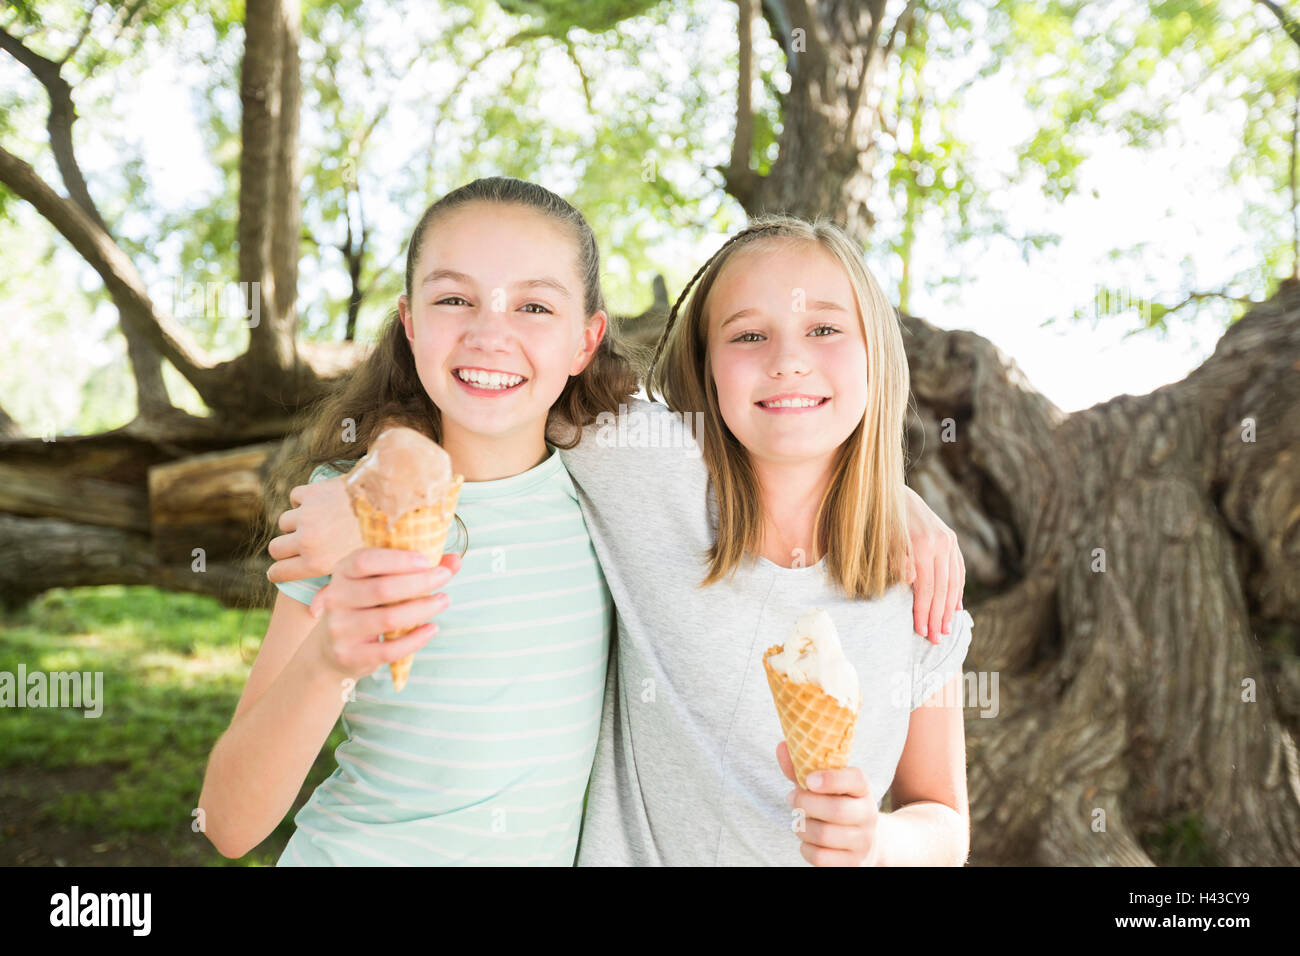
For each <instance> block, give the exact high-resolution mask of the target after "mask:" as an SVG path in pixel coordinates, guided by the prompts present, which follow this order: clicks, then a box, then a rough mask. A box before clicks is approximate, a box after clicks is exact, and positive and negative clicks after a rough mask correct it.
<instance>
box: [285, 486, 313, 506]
mask: <svg viewBox="0 0 1300 956" xmlns="http://www.w3.org/2000/svg"><path fill="white" fill-rule="evenodd" d="M307 488H308V486H307V485H294V486H293V487H292V488H290V489H289V504H291V505H293V506H294V507H295V508H297V507H298V506H299V505H300V504H302V503H303V498H304V495H305V493H306V491H307Z"/></svg>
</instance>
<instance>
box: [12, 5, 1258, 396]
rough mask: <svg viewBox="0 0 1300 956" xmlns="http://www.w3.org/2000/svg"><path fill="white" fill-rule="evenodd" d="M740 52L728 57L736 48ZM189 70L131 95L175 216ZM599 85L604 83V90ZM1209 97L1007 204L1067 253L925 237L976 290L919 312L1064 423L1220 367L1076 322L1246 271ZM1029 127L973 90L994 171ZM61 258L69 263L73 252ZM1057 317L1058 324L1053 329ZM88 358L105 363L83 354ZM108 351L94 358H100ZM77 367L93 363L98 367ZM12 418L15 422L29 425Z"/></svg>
mask: <svg viewBox="0 0 1300 956" xmlns="http://www.w3.org/2000/svg"><path fill="white" fill-rule="evenodd" d="M733 20H734V16H733ZM723 40H724V41H725V40H726V38H725V37H724V38H723ZM730 42H731V43H732V44H734V39H731V40H730ZM169 60H171V62H169ZM194 68H195V67H194V64H193V63H192V62H190V63H188V64H182V63H180V62H177V61H176V57H170V58H169V57H163V58H160V59H159V60H158V62H157V63H156V64H155V66H154V68H153V70H152V72H151V73H150V74H147V75H146V76H145V77H144V80H143V82H142V83H141V84H140V87H139V90H138V94H137V93H136V92H135V91H133V93H132V96H133V99H132V102H131V113H130V116H129V122H130V124H131V129H132V130H133V133H134V135H135V136H136V137H137V138H138V141H139V147H140V153H141V155H142V156H143V158H144V160H145V163H146V170H147V176H148V177H149V179H150V181H151V182H152V184H153V187H154V189H155V190H156V195H157V197H158V199H159V200H161V201H162V202H163V203H164V204H167V205H173V204H174V205H176V206H182V205H184V203H185V200H186V197H187V195H191V194H192V193H193V191H194V190H195V189H196V188H203V189H205V191H206V188H208V187H209V186H210V184H209V183H206V182H205V177H206V176H207V175H208V174H207V173H206V170H208V169H209V167H210V161H209V160H208V159H207V158H206V157H205V155H204V147H203V143H202V141H201V139H200V137H199V133H198V130H197V129H196V128H195V126H194V124H193V119H192V116H193V114H192V111H191V108H190V102H189V97H190V95H191V93H190V90H189V89H187V88H186V84H185V83H184V82H178V80H179V78H180V77H181V76H184V74H185V72H186V70H187V69H189V70H192V69H194ZM5 75H6V76H8V75H9V74H5ZM605 81H606V77H604V76H602V77H598V78H597V79H596V80H595V82H596V83H597V84H599V83H601V82H605ZM611 81H612V79H611ZM1215 92H1216V91H1215V90H1213V89H1207V90H1205V91H1203V92H1202V95H1201V96H1199V97H1196V98H1189V99H1188V100H1187V101H1185V102H1184V104H1183V107H1182V109H1181V115H1180V117H1179V122H1180V130H1181V135H1180V136H1177V137H1174V138H1173V140H1172V142H1171V145H1169V146H1167V147H1166V148H1164V149H1161V150H1157V151H1154V152H1151V151H1148V152H1137V151H1134V150H1132V149H1130V148H1126V147H1124V146H1123V145H1122V144H1120V143H1119V142H1117V141H1110V140H1098V141H1094V142H1092V143H1091V144H1090V148H1091V151H1092V154H1093V156H1092V158H1091V159H1090V160H1088V162H1087V163H1086V164H1085V165H1084V167H1083V168H1082V170H1081V177H1080V179H1081V182H1080V186H1081V188H1080V189H1079V191H1078V194H1077V196H1076V197H1075V198H1072V199H1071V200H1069V201H1067V202H1066V203H1065V204H1064V205H1061V204H1058V203H1054V202H1052V201H1050V200H1047V199H1046V198H1045V197H1044V196H1043V195H1042V192H1041V189H1040V188H1039V185H1038V184H1036V183H1034V182H1023V183H1021V184H1019V185H1017V186H1016V187H1015V188H1014V189H1012V190H1011V191H1010V192H1008V193H1006V194H1005V195H1004V196H1003V199H1004V208H1006V209H1007V210H1008V211H1009V218H1010V220H1011V228H1012V229H1013V230H1016V231H1025V232H1029V231H1034V230H1042V229H1045V228H1050V229H1052V230H1054V231H1056V232H1059V233H1061V234H1062V235H1063V236H1064V237H1065V239H1064V241H1063V243H1062V244H1061V245H1060V246H1059V248H1056V249H1049V250H1047V251H1045V252H1042V253H1039V254H1036V255H1032V256H1031V257H1030V262H1029V263H1026V262H1025V261H1024V260H1023V259H1022V258H1021V256H1020V254H1019V252H1018V250H1016V249H1015V248H1013V247H1012V246H1011V245H1010V244H1009V243H1006V242H998V243H995V244H994V245H993V246H992V247H991V248H990V249H989V250H988V251H986V252H985V251H976V250H952V249H949V248H947V247H946V245H945V243H944V242H943V241H942V239H941V237H940V236H939V235H938V234H937V231H935V230H929V231H927V230H925V229H923V230H922V232H921V235H920V237H919V240H918V244H917V247H916V252H915V259H914V263H913V272H914V275H915V276H917V277H922V276H924V275H925V274H926V272H927V270H933V271H938V269H939V267H940V266H941V265H943V264H945V263H948V262H949V260H951V259H953V258H957V259H960V260H961V261H962V262H964V263H966V265H967V268H968V269H969V270H970V273H971V274H972V275H973V276H975V278H974V279H973V280H972V281H970V282H969V283H967V284H966V285H964V286H962V287H961V288H960V289H959V290H958V291H957V292H956V293H955V295H954V296H953V298H952V300H951V301H948V300H947V299H945V296H946V295H952V293H945V292H938V293H933V294H931V293H927V292H926V291H925V289H924V287H923V284H922V283H921V282H919V281H916V282H914V285H913V290H914V291H913V301H912V307H911V311H912V312H913V313H915V314H917V315H920V316H923V317H924V318H926V319H927V320H928V321H930V322H932V323H934V324H936V325H939V326H941V327H945V328H964V329H970V330H973V331H975V332H978V333H980V334H981V335H984V336H986V337H987V338H989V339H990V340H992V341H993V342H994V343H995V344H996V345H997V346H998V347H999V348H1000V349H1001V350H1002V351H1003V352H1004V353H1005V354H1006V355H1008V356H1010V357H1011V358H1013V359H1014V360H1015V362H1016V363H1017V364H1018V365H1019V366H1020V368H1021V369H1022V370H1023V371H1024V373H1025V374H1026V376H1027V377H1028V379H1029V381H1030V382H1031V383H1032V384H1033V385H1034V386H1035V387H1036V388H1038V389H1039V390H1040V391H1041V392H1043V393H1044V394H1045V395H1046V396H1047V397H1048V398H1050V399H1051V400H1052V401H1054V402H1055V403H1056V404H1057V405H1058V406H1060V407H1061V408H1062V409H1063V410H1065V411H1071V410H1075V409H1080V408H1086V407H1088V406H1090V405H1093V404H1095V403H1097V402H1101V401H1105V400H1106V399H1108V398H1111V397H1113V396H1115V395H1117V394H1121V393H1130V394H1142V393H1145V392H1148V391H1150V390H1152V389H1154V388H1157V387H1159V386H1160V385H1162V384H1165V383H1167V382H1170V381H1176V380H1178V379H1181V378H1183V377H1184V376H1185V375H1186V374H1187V373H1188V372H1189V371H1191V370H1192V369H1193V368H1195V367H1196V366H1197V365H1198V364H1199V363H1200V362H1201V361H1203V360H1204V359H1205V358H1206V357H1207V356H1208V355H1209V354H1210V352H1211V351H1212V349H1213V347H1214V343H1215V342H1216V341H1217V339H1218V338H1219V336H1220V335H1221V334H1222V324H1221V320H1215V321H1211V320H1208V319H1207V320H1204V321H1199V322H1193V321H1192V318H1191V311H1190V310H1188V312H1187V315H1186V316H1181V315H1180V316H1179V317H1176V318H1174V319H1173V320H1172V325H1173V331H1172V332H1171V334H1170V335H1169V337H1168V338H1167V339H1165V340H1160V339H1158V338H1156V337H1155V336H1152V335H1142V336H1136V337H1132V338H1127V339H1126V338H1125V337H1124V333H1125V332H1126V331H1127V330H1128V329H1131V328H1132V327H1133V325H1134V319H1133V318H1132V317H1129V318H1128V319H1124V318H1122V317H1121V318H1114V319H1102V320H1101V321H1100V322H1098V323H1088V322H1084V323H1074V322H1070V321H1068V318H1069V316H1070V314H1071V313H1072V312H1073V310H1074V309H1076V308H1078V307H1080V306H1083V305H1085V304H1087V303H1089V302H1090V301H1091V300H1092V299H1093V297H1094V295H1095V293H1096V290H1097V287H1098V284H1099V283H1101V282H1105V283H1106V284H1108V285H1130V286H1132V287H1133V288H1134V290H1135V294H1141V293H1143V292H1145V293H1149V294H1154V295H1156V296H1157V297H1158V298H1160V299H1162V300H1163V301H1171V300H1173V299H1174V298H1175V297H1176V291H1177V290H1178V289H1179V288H1180V285H1179V284H1180V281H1181V280H1182V277H1183V272H1184V266H1183V264H1182V263H1183V261H1184V259H1187V260H1188V261H1189V262H1190V264H1191V269H1192V274H1193V276H1194V279H1193V281H1192V284H1193V285H1194V286H1195V287H1197V288H1201V289H1209V288H1217V287H1218V286H1220V285H1221V284H1222V282H1223V280H1224V279H1225V278H1226V277H1227V276H1229V275H1231V274H1232V273H1233V272H1234V271H1236V270H1237V269H1239V268H1241V267H1242V266H1243V265H1245V264H1244V263H1240V262H1235V261H1232V260H1231V254H1232V250H1233V249H1234V248H1236V247H1238V246H1241V245H1243V244H1244V242H1245V236H1244V232H1243V226H1242V225H1241V223H1240V222H1239V214H1240V211H1241V209H1240V197H1239V195H1237V196H1234V195H1233V194H1232V193H1230V192H1229V191H1227V190H1223V189H1206V188H1205V184H1206V183H1210V182H1212V183H1218V182H1221V180H1222V172H1221V171H1222V169H1223V168H1224V167H1225V165H1226V163H1227V161H1228V157H1229V155H1230V154H1231V150H1232V149H1234V148H1235V147H1236V146H1237V144H1239V143H1240V139H1239V138H1237V137H1234V135H1233V129H1232V123H1233V119H1232V117H1231V116H1230V117H1229V119H1227V120H1225V119H1224V118H1223V117H1222V116H1219V117H1215V116H1211V115H1209V113H1208V111H1207V110H1206V108H1205V102H1204V100H1205V97H1208V96H1213V95H1214V94H1215ZM93 119H94V118H93V117H92V118H91V120H92V121H93ZM1237 122H1238V123H1239V119H1238V120H1237ZM1030 123H1031V119H1030V116H1029V114H1028V111H1027V110H1026V109H1025V108H1024V106H1023V99H1022V97H1021V96H1020V95H1019V93H1018V92H1017V91H1016V90H1015V89H1014V88H1013V87H1012V86H1011V85H1010V84H1009V82H1008V81H1007V80H1006V79H1005V78H1002V77H994V78H992V79H990V80H987V81H982V82H981V83H979V84H978V85H977V86H976V87H975V88H974V89H973V90H972V92H971V94H970V97H969V108H968V109H967V110H966V111H965V112H964V113H963V114H962V117H961V129H962V131H963V133H964V135H965V136H966V137H967V138H968V139H969V140H970V141H971V142H973V143H975V144H976V147H977V152H978V154H979V156H980V158H981V162H983V163H986V164H988V166H989V168H994V167H997V166H1002V167H1004V168H1008V169H1009V168H1010V165H1009V164H1010V155H1011V154H1010V150H1011V147H1012V146H1013V144H1015V143H1016V142H1018V141H1020V140H1021V139H1023V138H1024V137H1025V136H1026V134H1027V133H1028V131H1029V129H1030ZM84 160H85V165H86V166H87V168H88V169H92V168H93V167H94V166H95V165H96V162H95V159H94V157H91V156H86V157H84ZM118 162H120V157H112V156H109V157H103V158H102V159H101V160H100V164H101V165H103V166H104V167H105V168H112V167H113V165H114V164H116V163H118ZM196 172H198V173H200V175H199V176H197V177H196ZM1093 190H1095V191H1096V196H1095V197H1094V196H1093V195H1092V191H1093ZM407 227H408V224H406V223H405V222H402V223H400V224H399V223H395V224H393V226H392V232H393V234H401V233H402V231H403V230H404V229H405V228H407ZM723 238H724V237H722V236H716V237H707V238H705V239H704V240H703V241H701V242H699V243H695V242H689V243H672V244H666V245H665V246H664V247H663V248H662V249H659V250H658V252H657V254H660V253H662V254H663V255H665V256H666V257H667V258H666V260H665V261H664V262H663V263H662V265H663V267H664V268H665V271H673V272H675V273H676V274H681V275H690V274H691V273H692V272H693V271H694V269H695V267H696V266H697V265H698V263H699V262H700V261H702V257H703V256H706V255H707V254H708V253H709V252H711V251H712V250H713V249H714V248H716V246H717V245H718V244H719V243H720V242H721V241H722V239H723ZM1143 240H1145V241H1147V242H1149V243H1150V246H1149V250H1150V252H1149V254H1147V255H1146V256H1144V258H1143V261H1142V262H1141V263H1140V269H1138V268H1135V267H1134V266H1133V265H1132V264H1127V265H1123V266H1119V265H1116V264H1114V263H1110V262H1108V261H1107V259H1106V255H1105V254H1106V252H1107V250H1110V249H1112V248H1114V247H1117V246H1127V245H1132V244H1135V243H1137V242H1139V241H1143ZM160 251H161V250H160ZM65 254H66V256H68V257H73V256H74V254H72V253H71V252H67V251H66V250H65ZM608 255H609V250H606V256H607V257H608ZM71 261H73V262H75V258H73V259H72V260H71ZM873 265H874V264H873ZM312 274H313V272H312V270H311V269H306V270H304V281H310V278H309V277H310V276H312ZM877 274H878V275H880V276H881V278H882V281H885V282H886V284H887V285H888V284H889V281H890V280H889V268H888V267H883V268H877ZM676 291H677V290H675V289H672V290H670V293H671V294H673V295H675V294H676ZM335 292H336V293H338V292H339V290H335ZM613 305H614V307H615V309H616V310H618V311H624V312H635V311H639V310H640V309H641V308H643V307H644V305H645V303H644V302H630V303H619V302H615V303H613ZM1051 317H1057V318H1059V319H1061V320H1063V321H1060V322H1058V323H1057V324H1056V325H1054V326H1052V327H1043V325H1042V323H1043V322H1044V321H1045V320H1047V319H1048V318H1051ZM96 319H97V321H96V323H95V325H96V326H97V327H98V326H100V325H104V326H105V328H106V329H107V328H109V327H111V325H112V322H113V316H111V315H106V316H102V317H101V316H96ZM99 320H105V321H99ZM78 347H80V348H83V349H95V348H96V346H94V344H93V343H91V342H89V341H87V340H86V339H84V338H83V339H81V341H80V344H79V346H78ZM102 348H103V346H99V347H98V349H97V350H99V351H101V354H102ZM82 354H84V355H85V356H86V357H87V358H88V359H89V358H90V352H89V351H87V352H84V353H82ZM11 411H13V412H14V413H15V415H19V412H20V409H19V408H11ZM56 417H62V413H59V414H58V415H56ZM20 420H21V419H20Z"/></svg>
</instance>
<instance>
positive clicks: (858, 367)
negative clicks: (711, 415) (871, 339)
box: [707, 239, 867, 464]
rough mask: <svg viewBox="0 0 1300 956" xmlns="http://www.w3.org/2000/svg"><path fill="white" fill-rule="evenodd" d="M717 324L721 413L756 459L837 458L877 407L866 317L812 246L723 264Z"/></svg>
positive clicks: (711, 327) (712, 336) (715, 296)
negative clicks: (870, 397) (870, 402)
mask: <svg viewBox="0 0 1300 956" xmlns="http://www.w3.org/2000/svg"><path fill="white" fill-rule="evenodd" d="M707 321H708V354H709V362H708V364H709V370H710V374H711V375H712V376H713V381H714V387H715V388H716V391H717V396H718V408H719V411H720V412H721V415H722V419H723V421H725V422H726V424H727V427H728V428H729V429H731V432H732V434H734V435H735V436H736V438H737V440H738V441H739V442H740V443H741V444H742V445H743V446H744V447H745V449H746V450H747V451H748V452H749V454H750V456H751V458H752V459H753V460H754V461H755V462H756V463H762V462H767V463H782V464H792V463H799V462H808V461H812V460H817V459H822V458H825V459H827V460H828V461H829V459H830V458H831V456H833V454H834V453H835V451H836V449H837V448H839V446H840V445H841V444H843V443H844V441H845V440H846V439H847V438H848V437H849V436H850V435H851V434H852V433H853V430H854V429H855V428H857V427H858V424H859V423H860V422H861V421H862V416H863V413H864V411H865V410H866V406H867V349H866V342H865V340H864V338H863V331H862V320H861V318H860V317H859V313H858V307H857V304H856V300H855V298H854V295H853V286H852V285H851V284H850V282H849V277H848V275H847V274H846V272H845V270H844V267H843V266H842V265H841V264H840V262H839V261H838V260H837V259H836V258H835V257H834V256H833V255H832V254H831V253H830V252H828V251H827V250H826V249H824V248H823V247H822V246H821V245H820V243H817V242H815V241H811V240H801V239H798V240H766V241H760V242H757V243H755V244H754V245H752V246H750V247H748V248H745V249H742V250H740V251H738V252H736V253H734V254H733V255H732V257H731V259H730V260H729V261H728V262H727V263H726V264H725V265H724V266H723V268H722V271H721V272H720V274H719V275H718V277H717V280H716V281H715V283H714V285H713V287H712V289H710V290H709V297H708V303H707Z"/></svg>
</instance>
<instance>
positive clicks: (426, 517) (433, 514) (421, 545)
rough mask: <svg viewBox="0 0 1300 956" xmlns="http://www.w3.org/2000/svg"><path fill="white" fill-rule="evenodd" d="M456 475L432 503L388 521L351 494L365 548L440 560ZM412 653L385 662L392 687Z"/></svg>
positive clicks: (456, 491)
mask: <svg viewBox="0 0 1300 956" xmlns="http://www.w3.org/2000/svg"><path fill="white" fill-rule="evenodd" d="M463 480H464V479H463V478H462V477H461V476H460V475H456V476H455V477H453V478H452V479H451V480H450V481H449V482H447V485H446V489H445V491H444V492H443V493H442V496H441V498H439V499H438V500H437V502H436V503H435V504H433V505H428V506H425V507H420V508H414V509H412V510H410V511H408V512H406V514H404V515H402V516H401V517H400V518H398V519H397V520H396V521H394V522H392V524H391V525H390V524H389V516H388V515H387V514H385V513H384V512H383V511H380V510H379V509H378V508H376V507H375V506H374V505H373V504H371V503H370V501H369V500H367V499H366V498H365V496H364V495H359V494H357V495H353V496H352V510H353V512H354V513H355V514H356V516H357V520H358V521H359V522H360V524H361V540H362V542H363V543H364V544H365V546H366V547H367V548H398V549H401V550H403V551H419V552H420V553H421V554H424V555H426V556H427V557H428V558H429V560H430V561H431V562H432V563H433V564H434V565H435V566H436V565H437V564H438V562H439V561H441V560H442V552H443V547H444V546H445V545H446V542H447V533H448V532H449V531H450V530H451V523H452V521H454V520H455V516H456V501H457V499H458V498H459V497H460V486H461V484H462V482H463ZM413 630H415V628H413V627H408V628H405V629H404V630H400V631H391V632H385V633H384V640H386V641H391V640H395V639H397V638H399V637H401V636H402V635H404V634H409V633H410V632H411V631H413ZM413 660H414V655H408V656H406V657H402V658H399V659H398V660H395V661H393V662H392V663H390V664H389V665H388V668H389V670H390V671H391V672H392V675H393V689H394V690H401V689H402V688H403V687H404V686H406V678H407V677H408V676H410V673H411V663H412V661H413Z"/></svg>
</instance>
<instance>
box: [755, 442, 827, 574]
mask: <svg viewBox="0 0 1300 956" xmlns="http://www.w3.org/2000/svg"><path fill="white" fill-rule="evenodd" d="M832 467H833V459H823V460H816V461H800V462H764V461H755V462H754V473H755V475H756V476H757V478H758V486H759V498H760V500H761V502H762V505H763V544H762V554H763V557H765V558H767V559H768V560H769V561H771V562H773V563H775V564H778V565H780V566H781V567H784V568H788V567H792V566H794V565H795V564H796V559H800V558H801V560H798V561H797V563H798V564H799V565H803V566H807V565H810V564H815V563H816V562H817V561H818V560H820V559H821V553H820V550H819V548H818V546H817V542H816V541H814V540H813V528H814V526H815V525H816V523H817V509H818V508H820V507H821V503H822V497H823V496H824V495H825V494H826V489H827V488H829V487H830V481H831V471H832Z"/></svg>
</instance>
